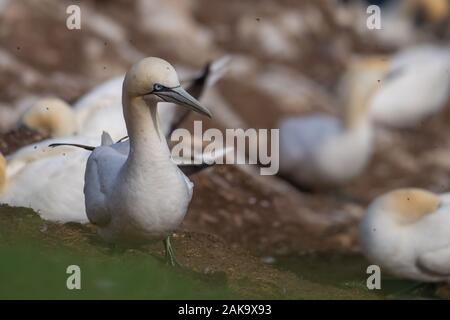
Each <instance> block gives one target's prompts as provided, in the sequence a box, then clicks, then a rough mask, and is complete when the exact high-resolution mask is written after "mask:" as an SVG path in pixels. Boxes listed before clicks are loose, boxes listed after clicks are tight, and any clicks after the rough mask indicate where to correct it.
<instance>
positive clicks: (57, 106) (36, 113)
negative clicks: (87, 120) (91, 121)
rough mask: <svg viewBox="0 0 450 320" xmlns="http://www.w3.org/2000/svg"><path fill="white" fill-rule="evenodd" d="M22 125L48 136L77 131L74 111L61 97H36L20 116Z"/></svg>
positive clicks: (61, 135) (59, 135)
mask: <svg viewBox="0 0 450 320" xmlns="http://www.w3.org/2000/svg"><path fill="white" fill-rule="evenodd" d="M20 122H21V124H22V125H25V126H26V127H28V128H30V129H33V130H36V131H39V132H42V133H44V134H46V135H48V136H49V137H64V136H67V135H72V134H74V133H76V132H77V130H78V124H77V120H76V116H75V112H74V111H73V110H72V108H71V107H70V106H69V105H68V104H67V103H66V102H65V101H63V100H62V99H59V98H56V97H45V98H41V99H38V100H37V101H36V102H35V103H34V104H33V105H32V106H31V107H30V108H29V109H28V110H27V111H26V112H25V113H24V114H23V115H22V117H21V120H20Z"/></svg>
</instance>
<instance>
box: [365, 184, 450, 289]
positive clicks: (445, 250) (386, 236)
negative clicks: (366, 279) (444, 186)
mask: <svg viewBox="0 0 450 320" xmlns="http://www.w3.org/2000/svg"><path fill="white" fill-rule="evenodd" d="M359 242H360V244H361V248H362V251H363V253H364V254H365V255H366V256H367V258H368V259H369V260H370V261H371V262H372V263H374V264H377V265H379V266H380V267H381V268H382V270H386V271H388V272H390V273H392V274H393V275H396V276H398V277H401V278H407V279H412V280H419V281H425V282H447V283H450V194H449V193H447V194H441V195H437V194H434V193H431V192H429V191H426V190H421V189H399V190H394V191H391V192H389V193H387V194H384V195H382V196H380V197H378V198H376V199H375V200H374V201H373V202H372V203H371V204H370V206H369V207H368V209H367V211H366V213H365V215H364V217H363V219H362V221H361V224H360V226H359Z"/></svg>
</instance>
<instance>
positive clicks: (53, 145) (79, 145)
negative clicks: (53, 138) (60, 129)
mask: <svg viewBox="0 0 450 320" xmlns="http://www.w3.org/2000/svg"><path fill="white" fill-rule="evenodd" d="M48 146H49V147H50V148H56V147H64V146H65V147H77V148H81V149H85V150H88V151H94V149H95V147H92V146H87V145H84V144H78V143H52V144H49V145H48Z"/></svg>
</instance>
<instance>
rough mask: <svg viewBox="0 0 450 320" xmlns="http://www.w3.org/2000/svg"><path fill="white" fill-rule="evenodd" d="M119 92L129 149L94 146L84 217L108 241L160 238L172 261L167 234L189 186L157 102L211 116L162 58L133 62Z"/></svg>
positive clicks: (186, 201) (181, 214)
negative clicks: (172, 150)
mask: <svg viewBox="0 0 450 320" xmlns="http://www.w3.org/2000/svg"><path fill="white" fill-rule="evenodd" d="M122 91H123V92H122V103H123V113H124V118H125V122H126V126H127V130H128V135H129V146H130V148H129V153H128V154H124V153H122V152H120V150H117V148H116V147H115V146H114V145H104V144H103V145H102V146H100V147H98V148H95V149H94V151H93V152H92V154H91V155H90V157H89V160H88V162H87V165H86V174H85V186H84V194H85V204H86V212H87V216H88V218H89V221H90V222H91V223H93V224H95V225H96V226H97V227H98V230H99V234H100V235H101V237H102V238H104V239H105V240H106V241H108V242H113V243H117V242H118V243H121V244H123V243H142V242H146V241H151V240H155V239H164V245H165V249H166V257H167V258H168V259H169V262H170V263H171V264H172V265H174V264H175V260H174V255H173V250H172V248H171V246H170V240H169V239H170V238H169V237H170V233H171V232H173V231H174V230H175V229H176V228H177V227H178V226H179V225H180V224H181V222H182V221H183V218H184V215H185V214H186V211H187V208H188V205H189V203H190V201H191V197H192V189H193V184H192V183H191V182H190V181H189V179H188V178H187V177H186V176H185V175H184V174H183V173H182V171H180V169H179V168H178V167H177V165H176V164H175V163H174V162H173V161H172V160H171V158H170V157H171V155H170V151H169V148H168V145H167V142H166V139H165V137H164V135H163V133H162V132H161V129H160V126H159V120H158V110H157V107H156V106H157V103H158V102H160V101H166V102H172V103H176V104H178V105H180V106H184V107H187V108H189V109H191V110H194V111H196V112H198V113H201V114H203V115H206V116H208V117H211V114H210V112H209V111H208V109H206V108H204V107H202V106H201V105H200V103H199V102H198V101H197V100H196V99H195V98H193V97H192V96H191V95H189V94H188V93H187V92H186V91H185V90H184V89H183V88H182V87H181V85H180V82H179V80H178V76H177V73H176V71H175V69H174V68H173V67H172V66H171V65H170V64H169V63H168V62H166V61H165V60H162V59H160V58H155V57H149V58H145V59H142V60H141V61H139V62H138V63H136V64H135V65H133V66H132V67H131V69H130V70H129V71H128V72H127V74H126V76H125V80H124V83H123V90H122Z"/></svg>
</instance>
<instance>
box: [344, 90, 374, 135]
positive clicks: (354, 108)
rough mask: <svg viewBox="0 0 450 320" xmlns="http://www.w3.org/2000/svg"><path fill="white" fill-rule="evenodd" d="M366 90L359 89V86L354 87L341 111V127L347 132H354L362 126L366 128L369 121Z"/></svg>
mask: <svg viewBox="0 0 450 320" xmlns="http://www.w3.org/2000/svg"><path fill="white" fill-rule="evenodd" d="M366 91H367V89H365V88H360V85H356V88H355V89H354V90H352V92H351V94H350V95H349V98H348V100H347V101H346V104H345V106H344V109H343V114H342V121H343V127H344V128H345V129H346V130H348V131H351V130H355V129H358V128H361V127H362V126H365V127H366V126H368V125H369V123H370V121H369V115H368V113H369V110H368V104H369V98H370V96H371V95H370V94H368V93H367V92H366Z"/></svg>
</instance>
